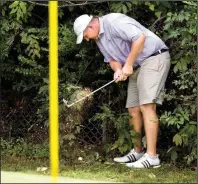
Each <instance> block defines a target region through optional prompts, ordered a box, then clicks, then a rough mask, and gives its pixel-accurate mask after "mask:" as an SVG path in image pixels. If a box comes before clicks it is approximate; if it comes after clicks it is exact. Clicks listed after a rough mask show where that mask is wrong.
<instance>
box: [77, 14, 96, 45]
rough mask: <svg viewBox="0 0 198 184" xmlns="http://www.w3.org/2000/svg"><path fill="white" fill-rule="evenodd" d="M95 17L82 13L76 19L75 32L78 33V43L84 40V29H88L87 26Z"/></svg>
mask: <svg viewBox="0 0 198 184" xmlns="http://www.w3.org/2000/svg"><path fill="white" fill-rule="evenodd" d="M92 18H93V16H92V15H90V16H89V15H87V14H84V15H81V16H80V17H78V18H77V19H76V20H75V21H74V32H75V33H76V35H77V40H76V44H79V43H81V42H82V40H83V31H84V30H85V29H86V27H87V26H88V24H89V22H90V21H91V19H92Z"/></svg>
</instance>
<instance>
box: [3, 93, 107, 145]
mask: <svg viewBox="0 0 198 184" xmlns="http://www.w3.org/2000/svg"><path fill="white" fill-rule="evenodd" d="M3 96H4V97H3ZM38 108H39V106H38V105H37V104H33V103H32V101H31V99H28V98H27V97H22V98H21V97H20V98H18V100H12V99H10V98H9V99H8V98H6V96H5V95H2V98H1V119H0V121H1V137H2V138H3V139H5V140H11V139H18V138H22V139H24V140H26V141H28V142H31V143H42V142H43V141H45V140H46V139H48V138H49V127H48V126H47V125H46V123H45V122H44V121H43V122H42V121H41V120H40V119H39V115H38V114H37V109H38ZM104 133H105V127H103V128H102V127H101V125H100V124H99V123H97V124H96V123H95V122H92V121H88V120H87V121H86V120H85V121H84V122H82V124H81V131H80V133H79V134H78V135H77V140H78V142H79V143H80V144H83V145H85V144H95V145H97V144H101V142H102V141H103V140H104V139H105V135H104ZM60 139H61V137H60Z"/></svg>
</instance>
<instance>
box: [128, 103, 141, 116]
mask: <svg viewBox="0 0 198 184" xmlns="http://www.w3.org/2000/svg"><path fill="white" fill-rule="evenodd" d="M128 111H129V114H130V116H131V117H134V118H135V117H137V116H140V115H141V111H140V107H139V106H137V107H130V108H128Z"/></svg>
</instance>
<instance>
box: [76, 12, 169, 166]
mask: <svg viewBox="0 0 198 184" xmlns="http://www.w3.org/2000/svg"><path fill="white" fill-rule="evenodd" d="M74 31H75V34H76V35H77V42H76V43H77V44H80V43H81V42H82V40H83V39H85V40H87V41H89V40H90V39H93V40H95V42H96V44H97V46H98V47H99V49H100V51H101V53H102V54H103V56H104V62H106V63H109V65H110V67H111V69H112V70H113V71H114V79H117V80H116V82H119V81H125V80H126V79H127V78H129V80H128V81H129V82H128V92H127V100H126V108H128V111H129V114H130V116H131V117H132V118H131V119H130V123H131V124H132V125H133V129H134V131H136V132H137V133H138V135H139V136H138V137H137V138H136V144H134V148H132V150H131V151H130V152H129V153H128V154H127V155H125V156H122V157H117V158H114V161H115V162H119V163H126V166H127V167H131V168H149V167H154V168H157V167H160V160H159V157H158V154H157V150H156V144H157V136H158V127H159V121H158V118H157V113H156V106H157V104H159V105H162V101H163V99H162V91H163V88H164V85H165V81H166V78H167V75H168V72H169V69H170V54H169V51H168V47H167V46H166V45H165V43H164V42H163V41H162V40H161V39H160V38H159V37H158V36H157V35H155V34H154V33H153V32H151V31H150V30H148V29H147V28H145V27H144V26H143V25H141V24H140V23H139V22H137V21H136V20H134V19H133V18H131V17H128V16H126V15H124V14H121V13H110V14H107V15H105V16H102V17H93V16H89V15H81V16H79V17H78V18H77V19H76V20H75V22H74ZM143 126H144V130H145V134H146V144H147V148H146V152H144V151H143V146H142V136H141V135H142V130H143Z"/></svg>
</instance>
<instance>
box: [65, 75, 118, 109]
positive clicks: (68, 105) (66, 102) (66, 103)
mask: <svg viewBox="0 0 198 184" xmlns="http://www.w3.org/2000/svg"><path fill="white" fill-rule="evenodd" d="M116 80H117V79H114V80H112V81H110V82H108V83H107V84H105V85H104V86H102V87H100V88H98V89H96V90H95V91H93V92H91V93H90V94H88V95H86V96H84V97H83V98H81V99H79V100H77V101H75V102H73V103H71V104H68V101H67V100H65V99H64V98H63V102H64V104H65V105H66V106H67V107H71V106H73V105H74V104H76V103H78V102H80V101H82V100H84V99H85V98H87V97H89V96H91V95H93V94H94V93H95V92H97V91H99V90H101V89H102V88H104V87H106V86H108V85H109V84H111V83H113V82H115V81H116Z"/></svg>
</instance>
